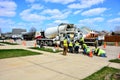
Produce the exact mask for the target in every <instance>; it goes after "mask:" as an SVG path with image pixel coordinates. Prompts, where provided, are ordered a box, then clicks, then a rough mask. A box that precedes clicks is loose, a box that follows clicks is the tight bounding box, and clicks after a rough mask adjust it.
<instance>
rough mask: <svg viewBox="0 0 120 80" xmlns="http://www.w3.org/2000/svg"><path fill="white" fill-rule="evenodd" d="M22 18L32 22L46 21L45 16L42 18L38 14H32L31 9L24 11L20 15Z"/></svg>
mask: <svg viewBox="0 0 120 80" xmlns="http://www.w3.org/2000/svg"><path fill="white" fill-rule="evenodd" d="M20 16H21V18H22V19H23V20H25V21H30V22H40V21H42V20H45V17H44V16H41V15H39V14H37V13H32V10H31V9H27V10H24V11H23V12H21V13H20Z"/></svg>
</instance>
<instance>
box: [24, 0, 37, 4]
mask: <svg viewBox="0 0 120 80" xmlns="http://www.w3.org/2000/svg"><path fill="white" fill-rule="evenodd" d="M35 1H36V0H26V2H29V3H34V2H35Z"/></svg>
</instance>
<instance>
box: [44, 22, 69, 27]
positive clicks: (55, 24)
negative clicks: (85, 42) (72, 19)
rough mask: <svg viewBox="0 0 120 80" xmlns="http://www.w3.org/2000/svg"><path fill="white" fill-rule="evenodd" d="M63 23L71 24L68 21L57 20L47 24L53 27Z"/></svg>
mask: <svg viewBox="0 0 120 80" xmlns="http://www.w3.org/2000/svg"><path fill="white" fill-rule="evenodd" d="M61 23H69V21H68V20H55V21H53V22H52V23H49V24H47V25H46V26H49V27H53V26H58V25H59V24H61Z"/></svg>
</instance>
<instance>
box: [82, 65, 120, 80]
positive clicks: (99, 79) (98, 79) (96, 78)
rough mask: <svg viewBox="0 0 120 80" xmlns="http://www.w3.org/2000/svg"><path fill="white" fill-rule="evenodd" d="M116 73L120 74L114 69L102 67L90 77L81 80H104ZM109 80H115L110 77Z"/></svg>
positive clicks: (118, 70) (119, 70)
mask: <svg viewBox="0 0 120 80" xmlns="http://www.w3.org/2000/svg"><path fill="white" fill-rule="evenodd" d="M91 67H92V66H91ZM118 72H120V69H116V68H112V67H103V68H102V69H100V70H99V71H97V72H95V73H93V74H92V75H90V76H88V77H87V78H85V79H83V80H105V76H106V75H108V74H111V75H113V74H115V73H118ZM110 80H116V79H113V77H110Z"/></svg>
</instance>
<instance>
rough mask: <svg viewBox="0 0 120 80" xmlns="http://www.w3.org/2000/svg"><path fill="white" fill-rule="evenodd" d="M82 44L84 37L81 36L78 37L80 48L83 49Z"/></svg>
mask: <svg viewBox="0 0 120 80" xmlns="http://www.w3.org/2000/svg"><path fill="white" fill-rule="evenodd" d="M83 44H84V37H81V38H80V45H81V49H83Z"/></svg>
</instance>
